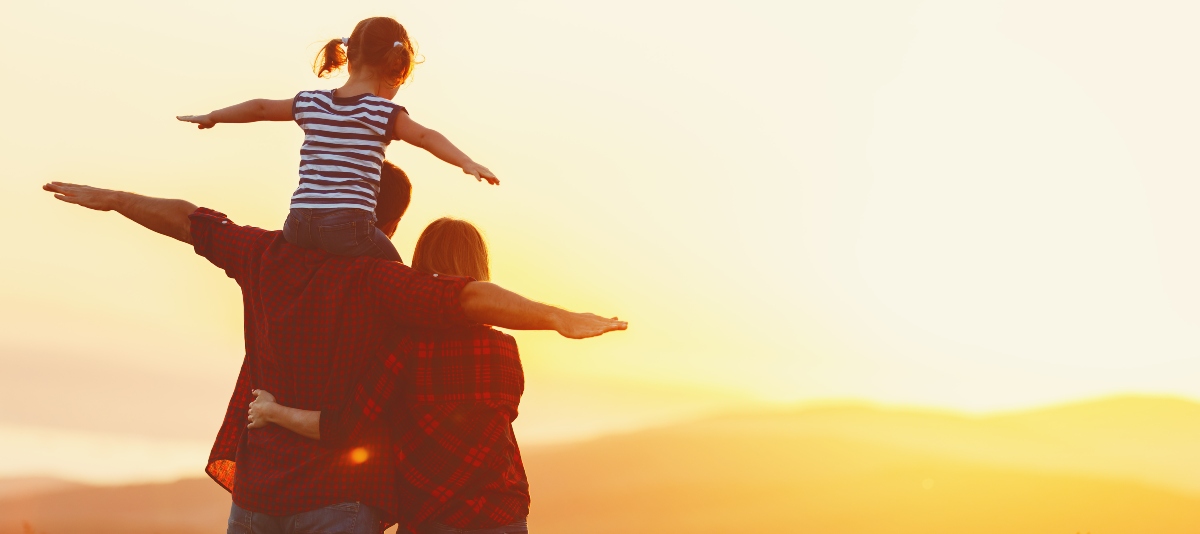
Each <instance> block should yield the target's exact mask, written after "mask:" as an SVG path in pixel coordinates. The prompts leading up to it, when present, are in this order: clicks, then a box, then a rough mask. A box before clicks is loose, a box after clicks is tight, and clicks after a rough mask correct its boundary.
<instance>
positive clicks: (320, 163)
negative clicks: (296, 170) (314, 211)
mask: <svg viewBox="0 0 1200 534" xmlns="http://www.w3.org/2000/svg"><path fill="white" fill-rule="evenodd" d="M401 112H404V113H407V111H406V110H405V109H404V107H403V106H400V105H398V104H396V103H394V102H392V101H391V100H388V99H386V98H381V97H378V96H375V95H373V94H369V93H367V94H361V95H358V96H351V97H345V98H342V97H338V96H334V95H333V91H302V92H300V93H299V94H297V95H296V98H295V99H293V100H292V117H293V118H295V120H296V123H297V124H299V125H300V128H302V129H303V130H304V144H303V145H301V146H300V186H299V187H297V188H296V192H295V193H293V194H292V208H318V209H338V208H356V209H362V210H367V211H372V212H373V211H375V197H376V195H377V194H378V193H379V172H380V168H381V167H382V165H383V149H384V148H385V147H387V145H388V143H391V142H392V132H393V131H394V129H395V125H396V117H397V116H399V114H400V113H401Z"/></svg>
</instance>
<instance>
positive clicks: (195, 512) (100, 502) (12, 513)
mask: <svg viewBox="0 0 1200 534" xmlns="http://www.w3.org/2000/svg"><path fill="white" fill-rule="evenodd" d="M229 505H230V500H229V494H228V493H227V492H226V491H225V490H223V489H221V487H220V486H218V485H217V484H216V483H214V482H213V481H212V480H209V479H208V478H203V479H199V478H195V479H188V480H181V481H179V482H174V483H170V484H143V485H135V486H118V487H82V488H75V489H69V490H66V491H60V492H56V493H49V494H41V495H33V496H28V497H17V498H12V499H4V500H0V534H16V533H21V534H27V532H28V529H27V528H26V527H25V524H28V525H29V526H30V527H32V531H33V532H36V533H37V534H68V533H74V532H80V533H87V534H219V533H223V532H225V520H226V518H228V517H229Z"/></svg>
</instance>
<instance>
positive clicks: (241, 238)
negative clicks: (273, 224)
mask: <svg viewBox="0 0 1200 534" xmlns="http://www.w3.org/2000/svg"><path fill="white" fill-rule="evenodd" d="M188 219H190V220H191V227H192V245H193V246H194V247H195V249H196V254H199V255H200V256H203V257H205V258H206V259H208V261H210V262H212V264H213V265H216V266H217V267H220V268H221V269H224V270H225V274H227V275H229V277H230V278H233V279H234V280H241V279H242V278H243V277H244V276H245V274H246V270H247V267H248V265H249V264H250V262H251V261H252V259H253V258H257V257H260V256H261V255H262V252H263V250H265V249H266V247H267V246H269V245H270V241H271V240H270V239H269V237H270V234H271V233H272V232H268V231H266V230H263V229H261V228H254V227H252V226H239V225H236V224H234V223H233V221H231V220H229V217H227V216H225V214H224V213H221V212H219V211H216V210H211V209H208V208H197V209H196V211H194V212H192V214H191V215H189V216H188Z"/></svg>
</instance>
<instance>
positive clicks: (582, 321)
mask: <svg viewBox="0 0 1200 534" xmlns="http://www.w3.org/2000/svg"><path fill="white" fill-rule="evenodd" d="M628 327H629V323H627V322H625V321H621V320H619V319H617V318H616V317H613V318H612V319H609V318H606V317H601V316H599V315H596V314H594V313H570V312H567V313H565V314H564V315H563V317H562V319H560V320H559V321H558V325H557V326H556V327H555V328H554V329H555V330H556V331H558V333H559V334H560V335H562V336H563V337H566V338H571V339H586V338H589V337H596V336H598V335H600V334H603V333H605V332H612V331H614V330H625V329H626V328H628Z"/></svg>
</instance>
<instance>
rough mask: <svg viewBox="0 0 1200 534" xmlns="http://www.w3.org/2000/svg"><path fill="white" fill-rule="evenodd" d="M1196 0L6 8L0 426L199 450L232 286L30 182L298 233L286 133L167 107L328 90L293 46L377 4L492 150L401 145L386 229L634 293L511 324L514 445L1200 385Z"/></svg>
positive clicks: (506, 269) (597, 291)
mask: <svg viewBox="0 0 1200 534" xmlns="http://www.w3.org/2000/svg"><path fill="white" fill-rule="evenodd" d="M1198 11H1200V8H1198V7H1194V6H1192V5H1189V4H1186V3H1180V2H1174V3H1169V2H1137V3H1135V2H1112V3H1104V4H1103V5H1096V3H1094V2H1083V1H1074V0H1039V1H1036V2H1035V1H1031V0H1030V1H999V0H997V1H983V0H980V1H928V2H917V1H875V2H869V1H846V2H810V3H796V2H759V1H745V2H725V3H720V2H662V1H655V2H646V1H636V2H634V1H617V2H604V3H579V2H551V1H534V0H531V1H523V2H505V3H502V4H501V3H495V2H482V1H469V2H454V3H418V2H395V1H390V2H357V3H355V4H354V6H353V7H349V8H347V7H344V6H340V5H335V4H332V3H329V2H311V1H307V0H305V1H299V2H289V3H286V4H285V3H279V4H277V5H273V6H265V5H262V4H261V3H248V2H231V1H206V2H193V3H179V2H140V1H126V2H74V3H71V2H67V3H53V4H48V3H45V2H6V3H4V4H3V5H0V34H2V35H4V36H5V41H6V42H8V43H9V45H8V50H9V51H8V53H6V54H5V56H6V63H7V69H6V71H7V73H8V74H7V75H6V78H5V82H6V83H4V84H2V85H0V97H2V99H3V102H5V106H4V107H5V112H4V118H3V120H2V121H0V160H2V161H3V162H4V170H3V171H2V172H0V194H2V195H3V196H2V198H4V199H5V201H6V206H5V208H4V209H3V210H0V226H2V227H3V228H5V229H6V230H7V231H6V232H5V245H6V246H4V247H3V248H2V249H0V275H2V278H3V280H4V282H2V283H0V302H3V306H0V325H3V330H2V331H0V365H3V366H4V368H5V369H6V372H5V373H3V374H2V376H0V392H7V393H0V402H2V403H4V405H5V406H6V408H5V409H4V410H3V411H0V435H3V436H8V437H9V438H8V439H0V443H8V444H11V443H18V442H19V443H27V444H33V445H28V447H29V448H32V449H36V448H37V446H36V444H37V443H50V442H52V443H55V444H57V445H55V446H61V447H66V448H68V449H69V448H70V447H76V448H77V449H79V450H92V449H95V447H91V446H86V447H85V446H84V445H81V444H84V443H93V444H94V443H110V442H111V443H117V442H121V441H120V440H158V441H153V443H167V442H168V441H169V442H170V443H174V444H176V445H177V449H170V450H173V451H176V452H175V453H172V454H178V457H179V458H185V459H190V458H191V456H189V455H193V454H194V452H192V451H195V450H206V446H205V442H206V440H208V439H209V438H211V435H212V432H213V431H215V428H216V426H217V424H218V423H219V420H220V414H221V413H222V412H223V410H224V400H225V399H226V398H227V395H228V392H229V389H231V388H232V384H233V378H234V376H235V375H236V371H237V366H238V364H239V362H240V359H241V356H242V349H241V343H242V340H241V334H242V331H241V307H240V296H239V293H238V289H237V286H236V285H235V284H234V283H233V282H232V281H231V280H228V279H227V278H225V277H224V276H223V274H222V273H221V272H220V271H219V270H217V269H215V268H213V267H211V266H210V265H209V264H207V263H206V262H205V261H204V260H202V259H200V258H198V257H197V256H195V255H194V254H192V253H191V251H190V250H189V249H188V248H187V247H185V246H182V245H179V244H177V243H175V242H172V241H170V240H168V239H166V238H163V237H160V236H157V235H153V234H150V233H148V232H146V231H144V230H141V229H139V228H137V227H135V226H133V225H132V224H130V223H128V222H126V221H124V220H123V219H121V218H120V217H119V216H116V215H114V214H99V213H94V212H87V211H84V210H80V209H77V208H73V207H70V206H66V205H62V204H59V203H57V202H56V201H54V200H53V199H52V198H51V197H50V196H49V195H48V194H45V193H43V192H41V191H40V190H39V189H38V187H39V186H40V184H42V183H43V182H46V181H50V180H63V181H75V182H82V183H88V184H92V185H97V186H102V187H111V188H119V189H126V190H132V191H137V192H140V193H145V194H150V195H155V196H170V197H178V198H186V199H188V200H191V201H193V202H196V203H197V204H201V205H204V206H207V207H211V208H214V209H218V210H221V211H224V212H226V213H228V214H229V215H230V216H231V217H232V218H233V219H234V220H235V221H236V222H239V223H242V224H252V225H256V226H261V227H265V228H272V229H274V228H278V227H279V226H280V225H281V223H282V221H283V218H284V216H285V214H286V210H287V205H288V198H289V197H290V193H291V190H292V189H293V188H294V187H295V184H296V165H297V150H298V146H299V142H300V139H301V134H300V130H299V129H298V128H297V127H295V125H293V124H288V123H275V124H254V125H221V126H218V127H217V128H215V129H213V130H209V131H197V130H195V129H193V128H190V127H188V126H185V125H183V124H179V123H176V122H175V120H174V118H173V117H174V116H175V115H178V114H190V113H204V112H207V111H209V110H211V109H214V108H217V107H221V106H224V105H228V104H232V103H236V102H239V101H241V100H245V99H249V98H255V97H270V98H287V97H290V96H291V95H294V94H295V93H296V92H298V91H300V90H305V89H313V88H329V87H336V86H337V84H339V83H340V82H341V81H342V80H341V79H335V80H319V79H317V78H316V77H315V76H313V74H312V73H311V71H310V70H309V64H310V62H311V61H312V57H313V55H314V54H315V52H316V50H317V47H318V46H319V44H320V43H323V42H324V41H326V40H328V39H330V38H334V37H340V36H343V35H346V34H348V33H349V32H350V30H351V29H352V28H353V26H354V24H355V23H356V22H357V21H358V20H359V19H361V18H364V17H367V16H372V15H380V14H382V15H390V16H394V17H396V18H397V19H398V20H400V21H401V22H402V23H403V24H404V25H405V26H406V27H407V28H408V30H409V32H410V34H411V35H412V36H413V37H414V38H415V40H416V41H417V43H418V45H419V48H420V52H421V53H422V54H423V56H424V58H425V63H424V64H422V65H420V66H419V67H418V68H417V70H416V74H415V78H414V79H413V80H412V81H411V82H410V83H409V85H407V86H406V87H405V88H403V89H402V90H401V91H400V93H399V95H398V96H397V97H396V99H395V100H396V101H397V102H398V103H400V104H402V105H404V106H406V107H407V108H408V109H409V111H410V113H411V115H412V117H413V118H414V119H415V120H417V121H418V122H420V123H422V124H425V125H427V126H430V127H433V128H435V129H438V130H440V131H441V132H443V133H445V134H446V135H447V136H448V137H450V138H451V139H452V140H454V141H455V142H456V143H457V144H458V145H459V146H460V147H462V148H463V149H464V150H465V151H466V152H468V153H469V154H471V155H472V156H473V157H474V158H475V159H476V160H478V161H480V162H481V163H483V164H485V165H487V166H488V167H490V168H491V169H492V170H494V171H495V172H496V173H497V174H498V175H499V176H500V178H501V179H502V181H503V183H502V185H501V186H500V187H498V188H493V187H484V186H481V185H479V184H477V183H476V182H475V181H474V180H471V179H469V178H468V177H467V176H465V175H462V174H460V173H459V172H458V170H457V169H454V168H451V167H449V166H447V165H445V164H443V163H441V162H439V161H437V160H435V159H434V158H432V157H430V156H429V155H428V154H425V153H423V152H421V151H419V150H415V149H412V148H411V147H407V146H402V145H401V144H395V145H393V146H392V147H391V149H390V151H389V157H390V158H391V159H392V160H394V161H396V162H397V163H398V164H399V165H400V166H402V167H403V168H405V169H406V170H407V171H408V172H409V174H410V175H411V176H412V177H413V180H414V188H415V191H414V203H413V207H412V208H411V210H410V212H409V215H408V216H407V217H406V218H405V221H404V222H403V223H402V225H401V229H400V232H399V233H398V235H397V239H396V242H397V245H398V247H397V248H398V249H399V250H400V251H401V253H402V255H403V256H404V257H406V258H408V257H409V256H411V253H410V251H411V250H412V245H413V243H414V242H415V238H416V236H417V235H418V234H419V232H420V230H421V228H423V226H424V224H425V223H426V222H428V221H430V220H432V219H434V218H437V217H440V216H443V215H452V216H457V217H462V218H466V219H469V220H471V221H473V222H475V223H476V224H477V225H478V226H480V227H481V228H482V229H483V230H484V231H485V233H486V236H487V238H488V240H489V243H490V246H491V249H492V256H493V262H494V264H493V273H494V277H495V280H496V281H497V282H499V283H500V284H502V285H504V286H506V287H509V288H511V289H514V290H517V291H519V292H521V293H523V294H526V295H527V296H530V297H532V298H536V299H539V300H543V301H547V302H550V303H554V304H558V305H561V306H564V307H567V308H570V309H574V310H586V311H594V312H597V313H602V314H611V315H620V316H621V317H622V318H623V319H628V320H629V321H630V324H631V326H630V330H629V331H627V332H624V333H619V334H615V335H610V336H606V337H604V338H601V339H597V340H590V341H586V342H572V341H566V340H562V339H558V338H556V337H555V336H553V335H550V334H543V333H521V334H518V336H517V338H518V341H519V343H520V344H521V346H522V355H523V357H524V361H525V365H526V371H527V374H528V377H529V386H528V394H527V397H526V401H525V402H524V403H523V405H522V408H523V414H522V417H521V419H520V420H519V421H518V424H519V425H518V433H519V434H520V435H522V436H524V439H526V440H528V441H538V440H554V439H564V438H570V437H578V436H583V435H588V434H594V433H597V432H603V431H609V430H613V429H619V428H627V427H630V426H633V425H642V424H649V423H652V422H656V421H662V420H668V419H671V418H677V417H683V416H687V415H689V414H694V413H699V412H701V411H704V410H709V409H715V408H720V407H723V406H732V405H741V404H745V403H756V402H779V401H789V402H790V401H800V400H812V399H826V398H857V399H867V400H874V401H878V402H884V403H900V404H917V405H926V406H934V407H940V408H948V409H955V410H967V411H978V410H996V409H1007V408H1013V407H1020V406H1031V405H1038V404H1043V403H1047V402H1054V401H1061V400H1065V399H1075V398H1081V397H1090V396H1097V395H1105V394H1112V393H1123V392H1142V393H1160V394H1172V395H1181V396H1187V397H1192V398H1200V381H1198V380H1196V378H1197V376H1198V375H1200V360H1198V359H1197V358H1196V353H1197V351H1198V350H1200V304H1198V303H1200V282H1197V279H1196V277H1195V276H1194V273H1196V272H1198V271H1200V253H1198V252H1197V249H1196V247H1195V246H1194V243H1195V242H1196V239H1195V237H1196V235H1195V234H1196V229H1197V228H1200V212H1198V211H1197V210H1195V209H1193V207H1192V204H1193V199H1195V198H1197V197H1198V196H1200V185H1197V184H1198V182H1197V181H1196V179H1195V178H1196V176H1197V174H1198V173H1197V171H1200V163H1198V160H1197V159H1196V158H1195V157H1194V156H1193V154H1194V147H1195V146H1197V142H1198V141H1200V134H1198V133H1197V132H1198V131H1200V130H1198V129H1197V126H1196V125H1197V124H1200V104H1197V100H1196V98H1195V95H1196V94H1198V93H1200V77H1198V75H1197V74H1196V72H1195V69H1194V68H1193V64H1194V63H1195V60H1194V52H1193V51H1194V50H1196V49H1200V42H1198V41H1200V37H1197V36H1196V34H1195V32H1194V31H1193V30H1194V28H1193V24H1192V21H1195V20H1196V16H1197V15H1198V14H1200V13H1198ZM134 414H137V415H136V416H135V415H134ZM39 433H40V434H39ZM14 436H16V437H14ZM38 436H42V437H38ZM46 436H50V437H46ZM55 436H57V437H55ZM64 436H65V437H64ZM22 440H25V441H22ZM38 440H42V441H38ZM72 440H74V441H72ZM88 440H92V441H88ZM97 440H98V441H97ZM105 440H108V441H105ZM113 440H116V441H113ZM164 440H167V441H164ZM170 440H174V441H170ZM139 443H141V442H139ZM146 443H151V442H146ZM4 446H9V447H15V446H16V445H4ZM24 446H25V445H22V447H24ZM173 446H175V445H173ZM147 447H150V445H147ZM113 448H114V449H120V448H121V447H116V446H114V447H113ZM151 448H153V447H151ZM64 450H66V449H64ZM164 450H165V449H164ZM172 458H174V457H172ZM170 461H175V460H170ZM170 461H168V460H163V462H164V463H163V464H162V465H167V464H168V463H170ZM187 461H190V460H187ZM180 462H184V463H186V462H185V461H184V460H180ZM85 463H86V462H82V463H81V465H83V464H85ZM93 463H94V462H93ZM177 463H179V462H177ZM26 465H28V464H26ZM47 465H49V464H47ZM55 465H59V464H55ZM170 465H176V464H170ZM179 465H183V464H182V463H179ZM188 465H189V466H190V464H188ZM20 467H21V466H20V465H16V464H14V465H4V464H2V463H0V475H4V474H8V473H13V472H18V471H20ZM56 468H57V467H56ZM58 469H60V470H62V469H66V470H68V471H70V469H75V468H74V467H72V468H69V469H68V468H58ZM79 469H84V467H79ZM164 469H166V468H164ZM180 469H182V468H180ZM188 469H191V468H190V467H188ZM167 471H169V469H168V470H167ZM167 471H162V472H163V473H165V472H167ZM71 473H75V474H77V475H78V476H81V477H85V478H86V477H91V479H95V480H102V479H103V480H108V479H111V478H112V477H111V476H109V475H105V474H95V473H92V474H79V473H82V472H81V471H80V472H76V471H71ZM172 473H173V472H172ZM151 475H153V473H150V474H147V475H145V476H151ZM112 476H115V477H117V478H119V476H118V475H112ZM138 476H142V475H138ZM105 477H109V478H105Z"/></svg>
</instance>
